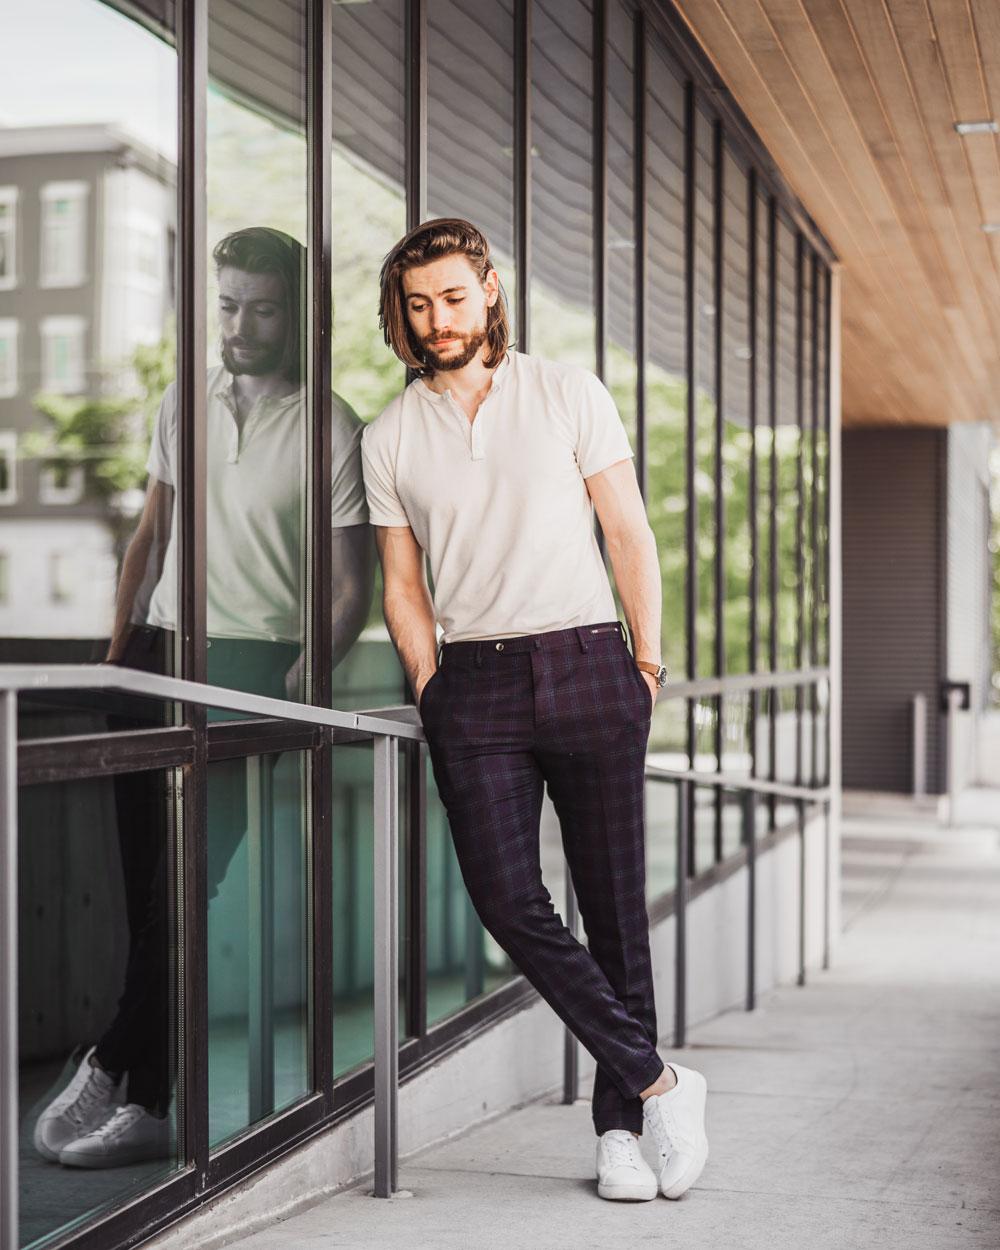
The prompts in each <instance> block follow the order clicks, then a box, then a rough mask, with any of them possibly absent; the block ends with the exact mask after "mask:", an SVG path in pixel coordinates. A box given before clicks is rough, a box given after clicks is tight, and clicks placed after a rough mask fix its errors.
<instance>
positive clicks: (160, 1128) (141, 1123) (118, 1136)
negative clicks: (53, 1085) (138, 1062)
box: [59, 1102, 174, 1168]
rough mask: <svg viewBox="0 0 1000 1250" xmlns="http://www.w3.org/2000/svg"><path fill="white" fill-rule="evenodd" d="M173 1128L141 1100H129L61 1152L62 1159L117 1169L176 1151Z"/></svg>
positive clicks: (77, 1165) (79, 1165)
mask: <svg viewBox="0 0 1000 1250" xmlns="http://www.w3.org/2000/svg"><path fill="white" fill-rule="evenodd" d="M173 1150H174V1142H173V1130H172V1128H171V1125H170V1120H169V1119H168V1118H164V1119H162V1120H161V1119H159V1118H158V1117H157V1116H155V1115H153V1114H152V1112H150V1111H147V1110H146V1108H145V1107H140V1106H139V1104H138V1103H135V1102H127V1103H126V1104H125V1106H124V1107H119V1108H118V1110H117V1111H116V1112H115V1113H114V1115H113V1116H112V1117H111V1119H110V1120H107V1121H106V1122H105V1123H104V1124H102V1125H101V1126H100V1128H96V1129H94V1131H93V1132H92V1133H88V1134H87V1136H86V1137H79V1138H77V1140H76V1141H74V1142H70V1144H69V1145H68V1146H66V1147H65V1148H64V1149H63V1150H61V1151H60V1152H59V1162H60V1163H65V1164H66V1165H67V1166H68V1167H73V1168H116V1167H121V1165H122V1164H125V1163H141V1162H143V1161H144V1160H146V1159H164V1158H167V1157H168V1156H169V1155H171V1154H173Z"/></svg>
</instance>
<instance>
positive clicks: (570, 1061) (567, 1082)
mask: <svg viewBox="0 0 1000 1250" xmlns="http://www.w3.org/2000/svg"><path fill="white" fill-rule="evenodd" d="M578 916H579V908H578V907H577V902H576V891H575V890H574V889H573V880H572V878H571V877H570V874H569V864H567V865H566V928H567V929H569V931H570V933H572V934H573V936H574V937H576V930H577V919H578ZM579 1088H580V1050H579V1044H578V1042H577V1040H576V1037H575V1035H574V1034H573V1033H572V1032H571V1031H570V1030H569V1029H566V1032H565V1036H564V1038H563V1099H562V1100H563V1103H564V1104H565V1105H566V1106H571V1105H572V1104H573V1103H574V1102H576V1095H577V1091H578V1090H579Z"/></svg>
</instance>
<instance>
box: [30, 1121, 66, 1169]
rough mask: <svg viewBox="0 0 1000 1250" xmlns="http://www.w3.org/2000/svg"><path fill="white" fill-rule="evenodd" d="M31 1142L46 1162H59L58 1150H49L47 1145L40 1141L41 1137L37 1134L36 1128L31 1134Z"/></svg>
mask: <svg viewBox="0 0 1000 1250" xmlns="http://www.w3.org/2000/svg"><path fill="white" fill-rule="evenodd" d="M31 1144H32V1145H33V1146H34V1147H35V1149H36V1150H37V1151H38V1153H39V1154H40V1155H41V1156H42V1158H43V1159H44V1160H45V1161H46V1163H58V1162H59V1152H58V1150H50V1149H49V1147H48V1146H46V1144H45V1143H44V1142H43V1141H42V1139H41V1137H40V1136H39V1134H38V1131H37V1129H36V1131H35V1132H34V1133H33V1134H32V1138H31Z"/></svg>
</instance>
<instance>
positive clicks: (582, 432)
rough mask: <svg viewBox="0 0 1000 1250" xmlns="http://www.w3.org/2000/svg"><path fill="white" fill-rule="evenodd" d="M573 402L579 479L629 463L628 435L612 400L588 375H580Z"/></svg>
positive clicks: (593, 377) (603, 387)
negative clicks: (577, 389)
mask: <svg viewBox="0 0 1000 1250" xmlns="http://www.w3.org/2000/svg"><path fill="white" fill-rule="evenodd" d="M581 377H582V380H583V381H582V386H581V389H580V393H579V396H578V399H577V404H576V407H577V419H578V427H577V428H578V434H577V444H576V462H577V464H578V465H579V466H580V473H581V474H582V475H583V477H593V475H594V474H595V473H600V472H602V471H603V470H604V469H610V468H611V466H612V465H613V464H618V463H620V462H621V461H622V460H631V458H632V454H633V453H632V448H631V447H630V446H629V441H628V434H627V433H626V432H625V427H624V425H622V419H621V417H620V416H619V415H618V409H617V408H616V407H615V401H614V400H613V399H612V398H611V396H610V394H609V393H608V389H607V387H606V386H605V385H604V383H603V382H601V380H600V379H599V378H597V377H595V376H594V374H592V373H582V374H581Z"/></svg>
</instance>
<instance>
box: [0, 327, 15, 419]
mask: <svg viewBox="0 0 1000 1250" xmlns="http://www.w3.org/2000/svg"><path fill="white" fill-rule="evenodd" d="M17 336H18V322H17V319H16V318H15V317H0V398H2V399H9V398H10V396H11V395H16V394H17Z"/></svg>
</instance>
